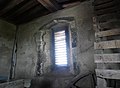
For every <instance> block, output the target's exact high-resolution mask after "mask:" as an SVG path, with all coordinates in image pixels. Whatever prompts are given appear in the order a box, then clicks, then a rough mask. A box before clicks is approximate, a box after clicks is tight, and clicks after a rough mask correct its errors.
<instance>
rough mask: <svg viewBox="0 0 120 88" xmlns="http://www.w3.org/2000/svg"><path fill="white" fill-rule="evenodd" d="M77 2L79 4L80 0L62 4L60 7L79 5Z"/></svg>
mask: <svg viewBox="0 0 120 88" xmlns="http://www.w3.org/2000/svg"><path fill="white" fill-rule="evenodd" d="M79 4H80V1H76V2H72V3H68V4H64V5H63V6H62V7H63V8H70V7H73V6H76V5H79Z"/></svg>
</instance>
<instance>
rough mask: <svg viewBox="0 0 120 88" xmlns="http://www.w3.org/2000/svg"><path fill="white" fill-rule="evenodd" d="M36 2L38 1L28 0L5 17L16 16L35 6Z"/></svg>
mask: <svg viewBox="0 0 120 88" xmlns="http://www.w3.org/2000/svg"><path fill="white" fill-rule="evenodd" d="M38 4H39V3H38V2H37V1H34V0H30V1H29V2H28V3H26V4H25V5H23V6H22V7H20V8H19V9H18V10H16V11H14V12H13V13H12V14H9V16H7V18H11V17H14V16H18V15H20V14H22V13H24V12H26V11H27V10H29V9H31V8H33V7H35V6H36V5H38Z"/></svg>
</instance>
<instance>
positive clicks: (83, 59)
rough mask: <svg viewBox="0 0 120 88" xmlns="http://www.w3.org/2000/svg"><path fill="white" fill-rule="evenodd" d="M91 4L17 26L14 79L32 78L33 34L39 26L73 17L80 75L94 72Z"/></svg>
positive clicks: (34, 54) (34, 61) (34, 52)
mask: <svg viewBox="0 0 120 88" xmlns="http://www.w3.org/2000/svg"><path fill="white" fill-rule="evenodd" d="M92 16H93V7H92V2H90V1H89V2H84V3H81V4H80V5H78V6H75V7H73V8H69V9H64V10H61V11H58V12H55V13H52V14H49V15H47V16H44V17H41V18H38V19H36V20H34V21H32V22H29V23H27V24H24V25H20V26H19V32H18V52H17V67H16V78H32V77H33V76H34V75H35V70H36V63H37V50H36V44H35V41H34V34H35V33H36V32H37V31H38V30H39V28H40V27H41V26H43V25H44V24H46V23H48V22H50V21H51V20H53V19H55V18H60V17H74V18H75V21H76V26H77V33H78V34H77V39H78V42H77V51H76V52H77V62H78V63H79V64H78V65H79V68H80V73H81V74H84V73H87V72H89V71H94V67H95V66H94V61H93V59H94V58H93V55H94V49H93V46H94V45H93V43H94V31H93V30H92Z"/></svg>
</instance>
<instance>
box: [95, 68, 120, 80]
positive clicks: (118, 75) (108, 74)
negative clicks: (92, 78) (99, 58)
mask: <svg viewBox="0 0 120 88" xmlns="http://www.w3.org/2000/svg"><path fill="white" fill-rule="evenodd" d="M95 71H96V75H97V76H98V77H101V78H106V79H120V70H107V69H104V70H103V69H96V70H95Z"/></svg>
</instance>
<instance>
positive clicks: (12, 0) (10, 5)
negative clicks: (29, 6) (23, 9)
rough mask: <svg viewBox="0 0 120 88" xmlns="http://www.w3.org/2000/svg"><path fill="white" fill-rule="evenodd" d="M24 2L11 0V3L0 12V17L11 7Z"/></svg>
mask: <svg viewBox="0 0 120 88" xmlns="http://www.w3.org/2000/svg"><path fill="white" fill-rule="evenodd" d="M23 1H24V0H11V2H9V4H8V5H7V6H6V7H5V8H4V9H2V10H1V11H0V16H1V15H3V14H5V13H7V12H8V11H9V10H10V9H12V8H13V7H15V6H16V5H18V4H20V3H22V2H23Z"/></svg>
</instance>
